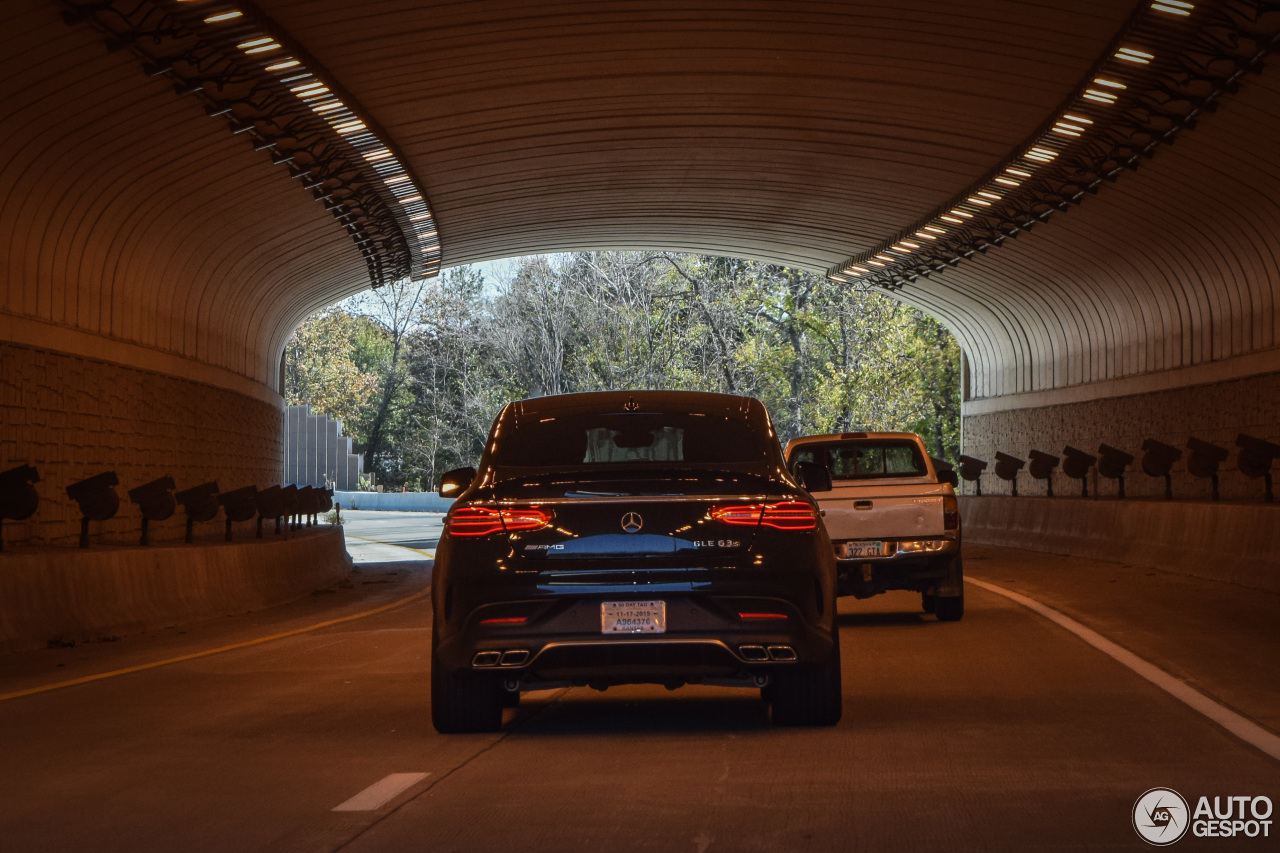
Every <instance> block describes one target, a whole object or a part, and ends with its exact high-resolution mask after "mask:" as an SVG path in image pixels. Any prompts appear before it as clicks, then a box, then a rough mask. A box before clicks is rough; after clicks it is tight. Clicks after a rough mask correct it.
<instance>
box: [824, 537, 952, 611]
mask: <svg viewBox="0 0 1280 853" xmlns="http://www.w3.org/2000/svg"><path fill="white" fill-rule="evenodd" d="M962 571H963V570H962V569H961V565H960V543H959V542H958V541H954V540H952V541H949V542H947V543H945V547H944V548H943V549H941V550H938V551H934V552H932V553H928V554H919V553H914V554H913V553H902V552H897V553H895V554H894V555H893V556H891V557H879V558H875V557H871V558H860V559H853V560H837V561H836V581H837V587H836V591H837V594H838V595H840V596H853V597H855V598H870V597H871V596H873V595H879V594H880V593H882V592H888V591H889V590H894V589H905V590H913V591H915V592H921V593H928V594H929V595H939V596H953V595H959V594H960V591H961V587H962V584H963V575H962Z"/></svg>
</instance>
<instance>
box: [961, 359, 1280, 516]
mask: <svg viewBox="0 0 1280 853" xmlns="http://www.w3.org/2000/svg"><path fill="white" fill-rule="evenodd" d="M1145 381H1146V382H1152V381H1153V378H1152V377H1146V378H1145ZM1082 390H1084V389H1082ZM1052 399H1053V398H1052V397H1050V398H1048V399H1042V398H1040V397H1037V396H1029V397H1028V398H1026V399H1022V400H1019V399H1017V398H1006V399H1005V400H1002V401H999V402H1000V403H1002V404H1003V405H1005V406H1008V405H1010V404H1012V403H1023V404H1025V406H1024V407H1021V408H1006V409H1004V410H1003V411H986V412H983V411H982V408H983V406H982V405H981V404H980V403H969V404H966V414H965V416H964V452H965V453H966V454H968V455H969V456H974V457H977V458H979V459H985V460H987V461H988V462H992V466H991V467H990V468H988V469H987V471H986V472H985V473H984V474H983V475H982V491H983V494H990V495H999V494H1006V495H1007V494H1010V493H1011V491H1012V486H1011V484H1010V483H1008V482H1005V481H1004V480H1000V479H999V478H997V477H996V476H995V474H994V470H993V469H994V458H995V453H996V451H1002V452H1004V453H1007V454H1009V455H1010V456H1016V457H1018V458H1019V459H1027V458H1028V457H1027V451H1029V450H1031V449H1033V448H1034V449H1036V450H1040V451H1043V452H1045V453H1051V454H1053V455H1055V456H1059V455H1061V453H1062V449H1063V447H1064V446H1066V445H1071V446H1073V447H1076V448H1078V449H1080V450H1084V451H1086V452H1088V453H1093V454H1096V453H1097V450H1098V445H1099V444H1100V443H1106V444H1109V445H1111V446H1112V447H1116V448H1118V449H1120V450H1123V451H1125V452H1126V453H1131V454H1133V456H1134V464H1133V465H1132V466H1130V468H1129V471H1128V473H1127V475H1126V477H1125V493H1126V494H1127V495H1128V496H1132V497H1143V496H1147V497H1163V496H1164V478H1162V477H1149V476H1147V475H1146V474H1144V473H1143V472H1142V470H1141V468H1140V465H1141V460H1142V442H1143V441H1144V440H1146V439H1147V438H1154V439H1156V440H1158V441H1162V442H1164V443H1165V444H1170V445H1173V446H1174V447H1180V448H1183V458H1182V459H1181V460H1179V461H1178V462H1177V463H1175V464H1174V468H1173V471H1172V475H1173V494H1174V497H1175V499H1198V500H1208V499H1209V498H1210V496H1211V490H1212V486H1211V483H1210V481H1209V480H1207V479H1202V478H1199V477H1194V476H1192V475H1191V474H1190V472H1188V471H1187V462H1186V455H1187V454H1186V444H1187V439H1188V438H1189V437H1192V436H1194V437H1196V438H1199V439H1202V440H1204V441H1208V442H1211V443H1213V444H1217V445H1220V446H1223V447H1226V448H1228V449H1229V450H1230V451H1231V455H1230V456H1229V457H1228V459H1227V461H1226V462H1224V463H1222V466H1221V467H1220V469H1219V477H1218V479H1219V492H1220V495H1221V498H1222V499H1223V500H1260V499H1261V497H1262V495H1263V483H1262V480H1254V479H1250V478H1248V477H1246V476H1244V475H1243V474H1242V473H1240V471H1239V470H1238V468H1237V467H1236V447H1235V441H1236V436H1237V435H1239V434H1240V433H1245V434H1248V435H1253V436H1256V437H1258V438H1264V439H1267V440H1268V441H1273V442H1277V443H1280V372H1275V373H1265V374H1262V375H1257V376H1248V377H1242V378H1236V379H1221V378H1220V379H1218V380H1217V381H1214V382H1206V383H1203V384H1197V385H1191V386H1187V387H1181V388H1169V389H1165V390H1159V391H1149V392H1147V393H1137V394H1123V395H1117V396H1113V397H1104V398H1101V399H1094V400H1081V401H1076V402H1058V403H1056V404H1055V403H1053V402H1052ZM1059 399H1060V396H1059ZM991 402H996V401H991ZM974 409H977V410H978V412H979V413H971V412H973V410H974ZM1275 475H1276V478H1277V480H1280V470H1277V471H1276V472H1275ZM964 489H965V492H966V493H972V491H973V486H972V485H970V484H967V483H966V484H964ZM1053 489H1054V494H1055V495H1059V496H1067V495H1077V496H1078V495H1079V494H1080V482H1079V481H1078V480H1072V479H1071V478H1069V477H1067V476H1066V475H1065V474H1063V473H1062V471H1061V470H1058V471H1056V472H1055V473H1054V478H1053ZM1117 489H1118V486H1117V483H1116V482H1115V481H1114V480H1108V479H1105V478H1099V477H1098V475H1097V469H1096V467H1095V468H1094V469H1093V470H1092V471H1091V479H1090V484H1089V490H1090V493H1091V494H1094V495H1099V494H1100V495H1102V496H1114V495H1115V494H1116V493H1117ZM1018 493H1019V494H1020V495H1027V496H1029V495H1043V494H1045V493H1046V488H1045V485H1044V481H1041V480H1035V479H1033V478H1032V477H1031V476H1030V474H1028V473H1027V472H1026V470H1025V469H1024V470H1023V471H1022V472H1021V473H1019V475H1018Z"/></svg>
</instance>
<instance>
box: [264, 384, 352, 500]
mask: <svg viewBox="0 0 1280 853" xmlns="http://www.w3.org/2000/svg"><path fill="white" fill-rule="evenodd" d="M284 458H285V463H284V481H285V482H286V483H293V484H294V485H296V486H316V487H319V488H323V487H326V486H332V487H333V488H336V489H359V488H360V477H361V475H362V474H363V473H364V458H363V457H362V456H360V455H359V454H355V453H352V452H351V439H350V438H348V437H347V436H345V435H343V434H342V421H341V420H340V419H338V418H331V417H329V416H328V415H325V414H317V413H312V411H311V407H310V406H308V405H301V406H289V407H287V408H286V410H285V432H284Z"/></svg>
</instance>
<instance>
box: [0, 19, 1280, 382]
mask: <svg viewBox="0 0 1280 853" xmlns="http://www.w3.org/2000/svg"><path fill="white" fill-rule="evenodd" d="M117 11H123V12H125V14H123V15H121V14H117ZM1182 12H1188V14H1182ZM64 13H66V14H64ZM237 13H238V14H237ZM3 17H4V19H5V21H4V30H3V32H4V33H5V34H4V35H3V36H0V39H3V41H4V42H5V48H6V49H5V53H4V55H3V56H2V57H0V74H2V75H3V76H2V77H0V80H3V82H0V86H2V87H3V97H2V100H0V116H3V123H2V126H3V128H4V130H3V131H0V140H2V141H0V155H2V156H3V159H2V160H0V193H2V194H0V241H3V242H0V245H4V246H5V247H6V249H5V253H4V256H3V257H0V264H2V265H3V268H4V269H5V273H6V278H5V282H4V284H3V287H4V290H3V297H4V301H3V302H2V303H0V308H2V310H3V315H0V322H5V323H7V324H8V325H7V328H9V329H10V330H13V329H19V330H20V331H21V330H25V331H23V335H25V336H26V338H30V337H31V336H32V335H35V334H38V330H39V329H40V328H43V326H42V325H41V324H45V325H48V326H53V327H59V328H63V329H72V330H76V331H78V332H84V333H89V334H93V335H97V336H101V337H105V338H107V339H112V340H118V341H121V342H127V343H129V344H136V345H141V346H142V347H144V348H150V349H154V350H160V351H164V352H167V353H173V354H177V355H180V356H185V357H186V358H188V359H194V360H197V361H199V362H203V363H206V364H211V365H215V366H217V367H219V368H225V369H226V370H228V371H231V372H233V373H236V374H240V375H243V376H249V377H252V378H254V379H256V380H258V381H259V382H263V383H266V384H274V381H275V380H274V372H275V371H274V362H275V359H276V358H277V357H278V354H279V352H280V349H281V347H282V346H283V343H284V340H285V339H286V338H287V336H288V335H289V333H290V332H291V330H292V328H293V327H294V325H296V323H297V322H298V321H299V320H300V319H301V318H303V317H304V316H306V314H307V313H309V312H310V311H312V310H314V309H316V308H318V307H320V306H323V305H325V304H328V303H331V302H333V301H335V300H337V299H339V298H341V297H343V296H345V295H348V294H350V293H352V292H354V291H357V290H359V289H362V288H363V287H365V286H367V285H368V284H369V283H370V281H371V280H372V281H374V282H377V281H380V280H389V279H391V278H395V277H397V276H400V275H404V274H410V275H414V276H422V275H430V274H433V273H434V272H435V271H437V270H438V269H439V268H440V267H442V266H444V267H448V266H453V265H458V264H465V263H471V262H476V261H482V260H487V259H494V258H501V257H509V256H513V255H521V254H531V253H539V252H549V251H559V250H571V249H587V248H663V249H674V250H685V251H693V252H702V253H714V254H727V255H735V256H742V257H750V258H758V259H763V260H769V261H774V262H782V263H788V264H792V265H796V266H800V267H804V268H806V269H809V270H813V271H818V272H830V273H831V274H833V275H835V276H837V277H838V279H840V280H848V281H850V286H858V282H859V280H861V281H862V282H864V283H867V282H869V283H872V284H874V285H879V286H886V287H888V288H890V289H891V290H892V291H893V292H894V293H895V295H897V296H898V297H899V298H902V299H904V300H906V301H908V302H911V303H913V304H916V305H919V306H921V307H923V308H925V309H926V310H929V311H930V312H931V313H934V314H935V315H937V316H939V317H941V318H943V319H944V320H945V321H946V322H947V323H948V325H949V326H950V327H951V328H952V330H953V331H955V332H956V334H957V335H958V336H959V338H960V339H961V341H962V343H963V344H964V347H965V350H966V352H967V353H968V355H969V358H970V363H971V368H972V378H971V389H970V390H971V394H972V395H973V396H976V397H983V396H995V395H1002V394H1009V393H1014V392H1019V391H1030V390H1037V389H1052V388H1062V387H1065V386H1069V385H1073V384H1080V383H1087V382H1091V381H1096V380H1100V379H1109V378H1116V377H1120V376H1127V375H1135V374H1142V373H1147V372H1151V371H1157V370H1164V369H1170V368H1177V367H1186V366H1189V365H1195V364H1200V363H1204V362H1210V361H1215V360H1221V359H1226V358H1229V357H1231V356H1236V355H1242V354H1246V353H1257V352H1261V351H1267V350H1274V349H1275V347H1276V345H1277V340H1276V336H1277V333H1278V332H1280V330H1278V328H1277V314H1276V311H1275V307H1274V299H1275V297H1276V294H1277V289H1278V288H1277V281H1280V272H1278V271H1277V264H1276V259H1275V257H1274V256H1273V254H1272V251H1271V248H1270V246H1271V243H1272V241H1273V235H1274V234H1275V233H1276V232H1277V226H1278V225H1280V216H1278V215H1277V214H1278V211H1277V208H1276V202H1275V199H1276V198H1277V191H1280V186H1277V184H1278V183H1280V182H1278V180H1277V175H1276V172H1277V167H1276V165H1275V163H1274V162H1273V158H1271V157H1270V156H1269V147H1268V146H1269V145H1270V140H1272V139H1274V138H1275V134H1276V131H1277V130H1278V129H1280V128H1277V124H1278V123H1280V100H1278V99H1277V95H1278V94H1280V93H1277V91H1276V90H1277V84H1276V80H1275V74H1274V73H1273V72H1269V71H1262V73H1260V74H1253V73H1246V71H1249V70H1261V68H1262V66H1261V65H1260V64H1256V63H1255V64H1253V65H1251V62H1252V60H1253V59H1255V58H1258V57H1260V56H1261V54H1263V53H1265V52H1266V51H1267V50H1268V49H1269V48H1270V40H1271V35H1270V33H1273V32H1274V31H1275V29H1276V28H1277V26H1280V22H1275V21H1272V20H1270V18H1273V17H1275V16H1274V15H1270V16H1259V15H1258V14H1256V12H1255V10H1254V8H1253V4H1251V3H1248V2H1244V0H1240V2H1233V3H1223V2H1206V3H1194V4H1191V3H1184V2H1176V3H1175V2H1163V0H1157V2H1154V3H1153V2H1150V0H1144V2H1141V3H1137V4H1134V3H1128V2H1123V3H1117V2H1114V0H1073V2H1052V3H1050V2H1043V3H1041V2H1025V0H1008V2H1001V0H985V2H977V0H906V2H903V0H894V2H888V0H884V2H858V3H854V2H829V3H803V2H742V0H736V2H709V0H682V2H678V3H675V2H673V3H653V2H638V0H637V2H612V3H606V2H599V0H596V2H565V3H532V2H520V1H518V0H482V1H481V2H454V3H429V2H411V0H368V2H361V3H350V2H336V0H258V3H257V5H256V6H251V5H249V4H246V3H235V2H232V0H187V2H180V0H143V2H141V3H132V2H131V3H127V4H126V3H123V2H122V3H120V4H117V5H116V6H114V7H113V6H112V4H106V5H105V6H103V5H102V4H88V3H86V2H84V0H75V2H70V3H67V4H57V3H54V2H51V0H11V2H8V3H6V5H5V7H4V12H3ZM1224 21H1226V22H1228V23H1229V24H1230V26H1226V25H1224V24H1223V22H1224ZM1242 32H1243V33H1244V38H1243V39H1241V33H1242ZM1135 39H1136V40H1135ZM1219 43H1220V44H1219ZM1206 44H1208V45H1210V48H1212V49H1208V48H1206V47H1205V45H1206ZM1151 45H1156V47H1151ZM1215 45H1216V46H1215ZM1135 49H1136V50H1138V51H1139V53H1138V59H1139V61H1137V62H1135V61H1132V59H1133V56H1132V54H1131V55H1130V56H1129V57H1128V58H1129V60H1130V61H1128V62H1124V61H1121V60H1120V59H1117V58H1116V57H1117V50H1130V51H1132V50H1135ZM1147 49H1150V50H1151V51H1152V53H1151V55H1149V56H1148V55H1147V54H1145V53H1143V51H1144V50H1147ZM1215 51H1216V52H1217V54H1219V55H1214V52H1215ZM1157 54H1158V56H1157ZM1142 56H1148V59H1149V60H1150V61H1142V60H1141V57H1142ZM1175 56H1176V58H1177V60H1176V61H1177V62H1178V63H1181V64H1182V65H1181V66H1179V67H1182V66H1185V65H1186V63H1187V62H1193V64H1194V63H1200V64H1202V65H1203V66H1204V68H1203V69H1202V73H1201V74H1200V76H1199V77H1196V79H1195V80H1193V81H1192V82H1190V83H1188V82H1187V80H1186V79H1181V78H1179V79H1177V80H1172V82H1170V81H1171V79H1172V78H1170V75H1169V72H1168V67H1169V66H1168V63H1170V62H1173V61H1174V59H1173V58H1172V57H1175ZM1152 57H1154V58H1152ZM1206 57H1207V58H1206ZM1224 57H1225V59H1224ZM1124 58H1125V57H1121V59H1124ZM289 62H292V63H293V66H292V67H284V66H285V65H286V64H287V63H289ZM1162 62H1163V63H1165V65H1163V66H1162V65H1161V64H1160V63H1162ZM1214 63H1217V64H1214ZM1223 63H1225V66H1224V65H1223ZM266 69H272V70H269V71H268V70H266ZM1142 74H1147V75H1148V76H1147V78H1142V77H1141V75H1142ZM307 75H310V76H307ZM1099 75H1104V79H1110V80H1111V82H1113V83H1114V82H1119V81H1125V80H1128V81H1130V82H1131V83H1133V85H1134V92H1131V93H1130V94H1133V95H1134V96H1135V97H1136V94H1137V90H1138V89H1139V88H1140V89H1141V90H1142V92H1143V93H1149V92H1150V91H1153V87H1157V88H1158V87H1159V86H1163V87H1164V90H1167V91H1168V92H1171V93H1172V94H1171V95H1170V98H1171V99H1172V100H1170V101H1169V102H1168V103H1169V104H1171V105H1170V106H1168V108H1167V110H1165V111H1166V112H1167V113H1168V114H1169V116H1172V118H1170V119H1168V121H1166V120H1165V118H1161V119H1160V122H1161V123H1159V127H1158V128H1157V129H1158V130H1159V131H1160V132H1161V133H1162V134H1163V136H1160V134H1156V135H1152V133H1151V132H1149V131H1150V127H1148V128H1147V129H1146V131H1143V132H1146V133H1147V135H1146V136H1143V137H1142V138H1141V139H1139V140H1138V141H1137V142H1136V143H1134V142H1133V134H1132V128H1130V127H1127V126H1126V127H1125V128H1122V129H1123V130H1124V132H1125V133H1126V134H1128V136H1126V137H1125V139H1127V140H1128V141H1127V142H1125V143H1124V145H1119V147H1117V145H1118V143H1116V142H1115V139H1116V138H1117V137H1116V133H1117V132H1118V131H1116V130H1115V128H1114V127H1112V126H1111V125H1115V121H1114V120H1113V118H1114V116H1115V115H1117V114H1118V113H1112V114H1111V115H1108V110H1109V109H1110V108H1111V107H1112V106H1113V104H1111V103H1109V102H1107V101H1106V100H1105V99H1104V100H1098V101H1095V102H1093V103H1086V102H1085V101H1081V100H1080V98H1081V97H1082V93H1084V92H1086V91H1087V90H1088V89H1089V87H1091V86H1092V87H1093V88H1094V89H1095V90H1097V88H1098V85H1100V84H1095V83H1093V82H1092V81H1093V80H1094V79H1095V78H1097V77H1099ZM1126 75H1127V76H1126ZM1162 75H1163V76H1162ZM1174 76H1175V77H1176V76H1177V75H1174ZM1183 76H1184V77H1185V76H1186V75H1183ZM1191 76H1193V77H1194V76H1195V75H1191ZM1205 81H1208V82H1207V83H1205ZM1139 83H1141V85H1140V86H1139ZM1202 83H1205V85H1207V86H1208V88H1207V89H1206V88H1204V87H1203V86H1201V84H1202ZM307 87H318V88H310V89H309V88H307ZM1237 88H1238V90H1239V91H1238V92H1237V91H1236V89H1237ZM321 89H323V92H321ZM1101 91H1102V93H1103V95H1110V94H1112V93H1113V92H1114V91H1115V90H1114V89H1109V88H1105V87H1104V88H1103V89H1102V90H1101ZM317 92H320V94H319V95H316V94H315V93H317ZM312 96H314V97H312ZM1143 96H1144V97H1147V94H1144V95H1143ZM1083 97H1087V96H1083ZM1210 102H1211V103H1210ZM329 103H338V104H339V107H340V108H341V111H340V112H323V111H322V110H321V109H319V108H318V106H317V105H325V104H329ZM1081 104H1083V105H1084V106H1085V107H1086V108H1088V109H1091V110H1093V112H1091V113H1089V116H1092V119H1090V121H1092V122H1093V126H1086V125H1085V124H1080V125H1076V128H1077V129H1078V130H1081V133H1082V134H1083V135H1084V137H1085V138H1084V139H1083V140H1075V139H1072V138H1070V137H1068V136H1066V135H1064V134H1059V136H1053V135H1052V134H1053V133H1054V132H1055V131H1054V130H1053V123H1054V122H1055V121H1060V120H1061V118H1062V116H1063V115H1064V114H1068V115H1069V114H1073V113H1071V111H1073V110H1074V111H1075V112H1079V111H1080V110H1079V109H1077V108H1076V106H1077V105H1081ZM1139 108H1144V107H1143V104H1142V103H1139V102H1138V101H1137V100H1134V101H1133V103H1132V104H1130V105H1129V107H1128V108H1127V112H1126V115H1129V116H1132V115H1133V113H1134V109H1139ZM334 109H338V108H334ZM1161 109H1164V107H1163V106H1162V107H1161ZM1211 109H1213V110H1215V113H1214V114H1212V115H1210V114H1209V111H1210V110H1211ZM1064 110H1067V111H1068V112H1067V113H1064ZM1157 112H1159V110H1157ZM1197 114H1199V115H1197ZM1089 116H1084V115H1081V116H1080V118H1084V119H1087V118H1089ZM1086 124H1088V122H1086ZM1148 124H1150V122H1148ZM1175 133H1176V134H1177V137H1176V139H1177V142H1178V144H1177V145H1172V144H1169V143H1171V142H1173V141H1174V134H1175ZM1106 134H1111V135H1109V136H1108V135H1106ZM1158 137H1159V138H1158ZM1041 139H1047V140H1050V142H1051V143H1057V142H1061V143H1063V144H1064V145H1067V144H1070V145H1072V146H1075V147H1073V148H1069V149H1068V148H1063V149H1062V150H1061V151H1060V152H1058V151H1057V150H1056V149H1055V150H1054V152H1051V153H1054V156H1055V162H1054V163H1052V164H1051V165H1052V166H1053V167H1054V168H1055V169H1058V171H1056V172H1054V173H1053V177H1054V181H1056V183H1055V184H1054V185H1053V186H1052V187H1050V190H1052V191H1049V190H1045V189H1044V188H1043V187H1042V188H1041V189H1040V190H1038V194H1037V195H1036V196H1035V197H1034V198H1031V199H1021V200H1018V202H1017V204H1014V197H1015V196H1016V193H1010V194H1009V198H998V197H999V196H1001V195H1002V194H1003V193H1005V192H1006V191H1005V190H1004V189H1002V187H1004V186H1005V184H1007V181H1006V182H1005V183H1002V184H1000V185H999V186H997V185H996V184H995V183H992V182H993V181H994V180H995V179H996V178H997V177H999V176H1002V175H1003V176H1004V177H1005V178H1009V177H1010V175H1009V174H1008V173H1006V172H1005V171H1004V170H1005V169H1006V167H1009V166H1011V165H1012V166H1014V167H1017V166H1018V165H1019V164H1021V165H1022V166H1024V167H1025V166H1027V165H1028V163H1029V162H1031V161H1028V160H1027V159H1026V158H1027V157H1032V158H1033V160H1034V159H1035V155H1033V154H1030V153H1029V152H1031V151H1032V150H1033V149H1034V148H1035V147H1036V146H1037V145H1039V144H1040V143H1039V142H1038V140H1041ZM1104 143H1105V144H1104ZM1089 145H1092V146H1093V147H1092V148H1089V147H1088V146H1089ZM1126 145H1127V146H1128V147H1125V146H1126ZM344 146H345V147H344ZM1144 146H1145V148H1144ZM1121 149H1123V150H1121ZM1117 152H1119V153H1117ZM1059 155H1060V157H1059ZM1148 155H1154V156H1151V157H1150V158H1148ZM1045 162H1048V161H1045ZM1068 162H1070V163H1073V164H1078V165H1077V166H1076V167H1075V171H1074V173H1072V175H1074V176H1071V175H1068V177H1069V178H1070V180H1067V179H1066V178H1063V177H1062V176H1063V175H1066V174H1067V173H1066V172H1063V171H1062V169H1061V168H1059V167H1061V166H1063V164H1065V163H1068ZM1038 163H1039V160H1035V163H1034V164H1033V165H1035V164H1038ZM1047 168H1048V167H1046V169H1047ZM1135 168H1136V171H1135ZM1014 174H1015V175H1020V174H1021V173H1014ZM1044 175H1045V176H1046V178H1045V179H1046V180H1047V176H1048V175H1049V172H1048V171H1046V172H1044ZM1014 180H1015V182H1016V183H1023V182H1024V181H1029V180H1030V179H1029V178H1028V179H1024V178H1022V177H1020V176H1019V177H1015V178H1014ZM991 189H996V190H998V192H997V193H995V194H994V196H988V197H997V198H998V200H997V201H996V202H995V204H997V205H1002V206H1004V208H1007V209H1004V208H1001V211H1000V212H1001V216H1000V217H988V218H989V219H990V221H989V222H987V223H986V224H984V225H983V227H982V228H981V229H977V230H975V227H974V226H975V222H982V219H981V215H982V214H983V213H984V209H985V208H984V207H975V206H974V205H975V204H976V205H983V203H984V202H983V201H982V200H981V198H979V200H977V201H975V202H973V203H972V204H971V203H969V202H968V201H966V199H970V198H976V197H978V196H981V193H982V192H985V191H988V190H991ZM975 193H976V194H978V196H975V195H974V194H975ZM1095 194H1096V198H1095V197H1094V195H1095ZM957 204H960V205H968V208H967V209H969V210H972V211H975V212H976V213H977V214H979V215H980V216H979V219H978V220H975V222H966V221H960V222H958V225H959V226H963V227H958V228H956V229H955V230H954V233H950V234H947V235H944V236H943V238H942V240H941V242H937V241H936V240H935V241H934V242H928V241H929V237H935V236H937V234H941V233H942V232H943V231H947V230H948V228H949V226H944V227H943V228H941V229H939V230H938V232H937V234H934V233H929V232H926V234H925V236H922V237H919V238H914V239H915V242H914V243H909V244H908V247H910V246H916V247H917V248H916V249H914V250H913V251H914V252H915V253H916V254H913V255H911V256H910V257H908V254H910V253H908V252H907V251H905V250H902V249H901V248H900V250H899V251H900V255H899V254H895V250H894V249H892V248H889V247H892V246H898V247H902V243H901V241H902V240H904V239H908V240H910V239H912V236H913V235H914V234H916V233H918V232H919V230H920V229H927V228H928V227H929V224H930V223H933V224H935V225H942V224H943V223H942V220H940V219H939V217H946V216H947V215H948V212H949V211H952V210H953V208H954V206H955V205H957ZM957 215H963V214H957ZM969 218H971V217H966V219H969ZM961 232H963V235H964V236H963V240H961V239H960V238H959V237H958V236H957V235H959V234H960V233H961ZM935 243H936V245H935ZM933 250H936V251H933ZM931 251H932V252H933V254H932V255H929V252H931ZM886 253H887V254H886ZM877 256H880V257H881V258H882V259H883V260H882V261H881V262H880V266H876V265H873V264H872V262H873V261H875V259H876V257H877ZM886 261H891V263H888V264H887V267H886V266H885V263H886ZM860 270H861V271H865V273H863V272H860ZM4 315H7V317H8V318H9V319H8V320H4V319H3V317H4ZM4 328H6V327H0V332H3V329H4ZM33 329H34V330H36V331H34V332H33V331H32V330H33Z"/></svg>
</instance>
